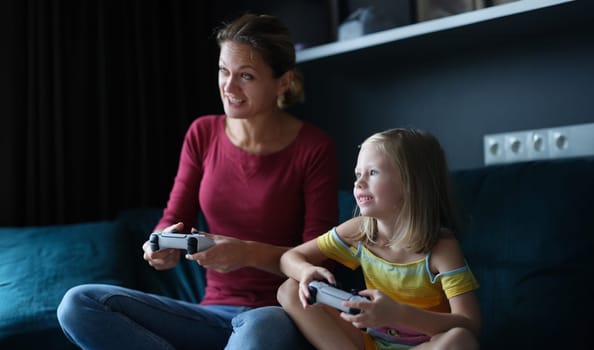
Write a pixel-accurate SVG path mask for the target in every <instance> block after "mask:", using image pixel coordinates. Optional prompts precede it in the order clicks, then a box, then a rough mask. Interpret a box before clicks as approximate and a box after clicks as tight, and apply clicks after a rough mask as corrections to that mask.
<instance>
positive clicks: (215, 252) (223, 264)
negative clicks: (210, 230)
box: [186, 234, 246, 273]
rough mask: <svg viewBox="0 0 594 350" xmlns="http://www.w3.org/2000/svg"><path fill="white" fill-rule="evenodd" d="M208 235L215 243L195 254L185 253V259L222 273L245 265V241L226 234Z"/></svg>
mask: <svg viewBox="0 0 594 350" xmlns="http://www.w3.org/2000/svg"><path fill="white" fill-rule="evenodd" d="M208 236H209V237H210V238H212V239H213V240H214V242H215V245H214V246H212V247H210V248H208V249H206V250H203V251H201V252H198V253H195V254H186V259H188V260H193V261H196V262H197V263H198V264H200V265H202V266H204V267H205V268H207V269H212V270H215V271H217V272H223V273H224V272H230V271H233V270H237V269H239V268H242V267H245V266H246V260H245V257H246V254H245V242H243V241H242V240H239V239H236V238H231V237H226V236H219V235H213V234H209V235H208Z"/></svg>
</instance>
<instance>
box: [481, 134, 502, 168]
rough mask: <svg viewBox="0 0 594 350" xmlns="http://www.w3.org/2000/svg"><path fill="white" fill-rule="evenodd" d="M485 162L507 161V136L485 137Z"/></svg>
mask: <svg viewBox="0 0 594 350" xmlns="http://www.w3.org/2000/svg"><path fill="white" fill-rule="evenodd" d="M483 150H484V157H485V158H484V159H485V164H497V163H505V136H504V135H503V134H501V135H487V136H485V137H483Z"/></svg>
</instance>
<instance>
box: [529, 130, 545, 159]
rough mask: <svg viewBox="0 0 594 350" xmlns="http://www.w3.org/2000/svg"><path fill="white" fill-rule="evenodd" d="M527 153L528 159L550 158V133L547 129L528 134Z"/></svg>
mask: <svg viewBox="0 0 594 350" xmlns="http://www.w3.org/2000/svg"><path fill="white" fill-rule="evenodd" d="M526 153H527V154H526V155H527V157H528V159H546V158H549V133H548V132H547V130H546V129H543V130H533V131H529V132H528V133H527V134H526Z"/></svg>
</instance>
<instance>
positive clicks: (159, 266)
mask: <svg viewBox="0 0 594 350" xmlns="http://www.w3.org/2000/svg"><path fill="white" fill-rule="evenodd" d="M183 229H184V224H183V223H181V222H178V223H177V224H174V225H171V226H169V227H166V228H165V229H163V230H162V231H161V232H183ZM142 250H143V251H144V255H143V259H144V260H146V261H147V262H148V264H149V265H150V266H152V267H153V268H154V269H155V270H168V269H172V268H174V267H175V265H177V263H178V262H179V256H180V255H181V254H182V252H183V251H182V250H179V249H163V250H159V251H157V252H153V251H152V250H151V246H150V242H149V241H148V240H147V241H146V242H144V244H143V245H142Z"/></svg>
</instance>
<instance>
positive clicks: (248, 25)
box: [216, 14, 305, 108]
mask: <svg viewBox="0 0 594 350" xmlns="http://www.w3.org/2000/svg"><path fill="white" fill-rule="evenodd" d="M216 39H217V43H218V44H219V47H220V46H221V45H222V44H223V43H225V42H227V41H231V42H235V43H240V44H246V45H249V46H250V47H252V48H253V49H254V50H256V51H258V53H259V54H260V55H261V56H262V59H263V60H264V62H266V64H268V66H270V68H271V69H272V72H273V74H274V77H275V78H280V77H281V76H282V75H283V74H285V73H286V72H287V71H289V70H293V81H292V82H291V84H290V85H289V88H288V89H287V91H286V92H285V93H284V94H283V95H280V96H278V97H277V101H276V104H277V106H278V107H279V108H286V107H289V106H291V105H293V104H296V103H298V102H303V100H304V96H305V94H304V91H303V86H304V83H303V75H302V74H301V72H299V71H298V70H297V68H296V67H295V45H294V44H293V41H292V40H291V36H290V33H289V29H288V28H287V27H286V26H285V25H284V24H283V23H282V22H281V21H280V20H279V19H278V18H276V17H274V16H270V15H255V14H245V15H243V16H241V17H239V18H237V19H236V20H234V21H233V22H231V23H226V24H224V26H223V27H222V28H220V29H219V30H218V31H217V33H216Z"/></svg>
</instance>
